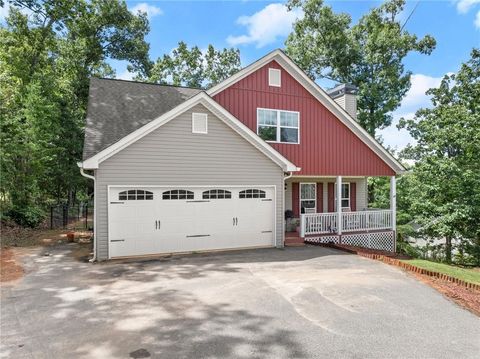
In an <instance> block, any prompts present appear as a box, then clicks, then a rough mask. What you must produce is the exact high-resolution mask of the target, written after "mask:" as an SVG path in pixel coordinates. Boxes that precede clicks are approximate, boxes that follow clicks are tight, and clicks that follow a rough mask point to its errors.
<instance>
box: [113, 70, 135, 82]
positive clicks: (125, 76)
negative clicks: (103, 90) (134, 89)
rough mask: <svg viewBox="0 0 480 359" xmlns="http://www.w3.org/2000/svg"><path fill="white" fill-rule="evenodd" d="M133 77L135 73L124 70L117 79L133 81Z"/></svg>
mask: <svg viewBox="0 0 480 359" xmlns="http://www.w3.org/2000/svg"><path fill="white" fill-rule="evenodd" d="M133 76H135V73H133V72H129V71H128V70H124V71H123V72H120V74H118V75H117V76H116V78H117V79H119V80H132V79H133Z"/></svg>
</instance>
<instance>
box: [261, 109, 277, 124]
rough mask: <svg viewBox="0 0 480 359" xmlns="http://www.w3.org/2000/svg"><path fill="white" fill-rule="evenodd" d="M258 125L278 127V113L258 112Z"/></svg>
mask: <svg viewBox="0 0 480 359" xmlns="http://www.w3.org/2000/svg"><path fill="white" fill-rule="evenodd" d="M258 123H259V124H260V125H270V126H277V111H275V110H258Z"/></svg>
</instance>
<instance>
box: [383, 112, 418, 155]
mask: <svg viewBox="0 0 480 359" xmlns="http://www.w3.org/2000/svg"><path fill="white" fill-rule="evenodd" d="M414 115H415V113H414V112H408V113H400V112H395V113H394V114H393V120H392V124H391V125H390V126H388V127H387V128H384V129H383V130H380V131H378V135H379V136H380V137H381V138H382V139H383V143H384V145H385V146H388V147H390V148H392V149H395V150H396V151H400V150H403V149H404V148H405V147H407V145H408V144H414V143H415V140H414V139H413V138H412V136H410V133H409V132H408V131H407V130H406V129H401V130H399V129H398V128H397V125H398V123H399V121H400V119H401V118H402V117H403V118H405V119H408V120H410V119H413V116H414Z"/></svg>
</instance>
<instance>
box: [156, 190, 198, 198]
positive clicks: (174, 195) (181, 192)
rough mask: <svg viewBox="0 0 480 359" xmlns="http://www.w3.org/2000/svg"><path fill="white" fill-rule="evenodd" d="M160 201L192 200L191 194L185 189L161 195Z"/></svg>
mask: <svg viewBox="0 0 480 359" xmlns="http://www.w3.org/2000/svg"><path fill="white" fill-rule="evenodd" d="M162 199H167V200H170V199H193V192H192V191H187V190H185V189H172V190H171V191H165V192H163V193H162Z"/></svg>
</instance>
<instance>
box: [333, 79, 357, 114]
mask: <svg viewBox="0 0 480 359" xmlns="http://www.w3.org/2000/svg"><path fill="white" fill-rule="evenodd" d="M357 90H358V89H357V88H356V87H355V86H353V85H349V84H341V85H338V86H335V87H334V88H332V89H330V90H327V93H328V94H329V95H330V97H331V98H332V99H333V100H334V101H335V102H336V103H338V104H339V105H340V106H341V107H342V108H343V109H344V110H345V111H347V112H348V114H349V115H350V116H352V117H353V118H354V119H355V120H356V119H357Z"/></svg>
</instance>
